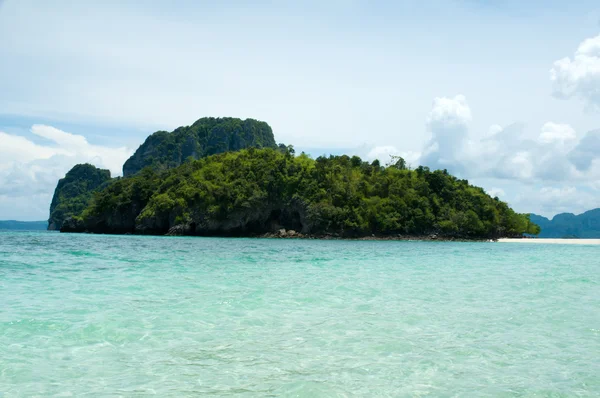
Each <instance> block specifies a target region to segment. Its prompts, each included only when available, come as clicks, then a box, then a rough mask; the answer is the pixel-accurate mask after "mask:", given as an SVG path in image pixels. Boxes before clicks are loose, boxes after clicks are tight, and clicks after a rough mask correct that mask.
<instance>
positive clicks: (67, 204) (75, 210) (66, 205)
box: [48, 164, 110, 230]
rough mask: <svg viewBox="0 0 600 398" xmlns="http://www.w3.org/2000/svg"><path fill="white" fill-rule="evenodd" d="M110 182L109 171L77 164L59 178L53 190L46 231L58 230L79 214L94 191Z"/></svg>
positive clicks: (89, 165)
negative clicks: (66, 220)
mask: <svg viewBox="0 0 600 398" xmlns="http://www.w3.org/2000/svg"><path fill="white" fill-rule="evenodd" d="M108 181H110V171H109V170H102V169H99V168H97V167H94V166H92V165H91V164H78V165H76V166H75V167H73V168H72V169H71V170H69V172H68V173H67V174H66V175H65V177H64V178H61V179H60V180H59V181H58V184H57V185H56V189H55V190H54V196H53V197H52V203H51V204H50V218H49V220H48V229H51V230H57V229H60V227H61V226H62V223H63V221H64V220H65V219H67V218H68V217H71V216H72V215H76V214H79V213H81V212H82V211H83V209H85V208H86V207H87V206H88V204H89V201H90V199H91V197H92V194H93V192H94V190H96V189H98V188H100V187H103V186H104V185H105V184H107V183H108Z"/></svg>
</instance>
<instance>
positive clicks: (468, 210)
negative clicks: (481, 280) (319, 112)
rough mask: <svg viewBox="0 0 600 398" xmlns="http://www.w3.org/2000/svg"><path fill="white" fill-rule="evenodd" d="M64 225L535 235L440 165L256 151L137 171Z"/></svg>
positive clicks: (524, 219) (521, 219)
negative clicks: (413, 166) (411, 167)
mask: <svg viewBox="0 0 600 398" xmlns="http://www.w3.org/2000/svg"><path fill="white" fill-rule="evenodd" d="M75 221H76V222H73V223H71V225H69V226H66V228H65V230H73V231H76V230H89V231H92V232H113V233H124V232H132V233H156V234H164V233H167V232H168V231H169V230H173V228H175V229H177V228H179V231H180V232H181V233H186V234H199V235H202V234H206V235H215V234H225V235H248V234H259V233H265V232H270V231H274V230H276V229H277V228H288V229H295V230H297V231H300V232H302V233H305V234H315V235H325V234H332V235H338V236H344V237H357V236H365V235H367V236H370V235H371V234H375V235H384V236H385V235H398V234H401V235H420V236H422V235H429V234H438V235H440V236H445V237H462V238H497V237H501V236H516V235H521V234H523V233H525V232H528V233H538V232H539V228H538V227H537V226H536V225H534V224H532V223H530V221H529V217H528V216H527V215H523V214H517V213H515V212H514V211H513V210H512V209H510V208H509V207H508V206H507V204H506V203H504V202H502V201H500V200H499V199H498V198H491V197H490V196H489V195H487V194H486V193H485V192H484V190H483V189H481V188H478V187H474V186H472V185H469V183H468V182H467V181H466V180H459V179H457V178H455V177H453V176H451V175H449V174H448V173H447V172H446V171H445V170H437V171H430V170H429V169H428V168H426V167H419V168H417V169H416V170H408V169H407V168H406V165H405V163H404V162H403V161H402V159H397V161H396V163H394V164H393V165H389V166H388V167H383V166H381V165H380V163H379V161H374V162H372V163H368V162H364V161H362V160H361V159H360V158H358V157H356V156H353V157H349V156H331V157H328V158H326V157H319V158H317V159H314V160H313V159H311V158H310V157H308V156H306V155H304V154H302V155H300V156H294V153H293V149H291V148H285V149H283V148H282V149H280V150H273V149H254V148H250V149H247V150H242V151H238V152H229V153H223V154H219V155H214V156H210V157H207V158H203V159H200V160H195V161H189V162H186V163H184V164H183V165H182V166H180V167H178V168H175V169H171V170H166V171H163V172H161V171H156V170H154V169H152V168H146V169H144V170H143V171H142V172H141V173H139V174H137V175H135V176H133V177H130V178H123V179H119V180H117V181H115V182H114V183H112V184H111V185H109V186H108V187H106V188H105V189H104V190H102V191H100V192H97V193H96V194H95V196H94V199H93V201H92V204H91V205H90V206H89V207H88V208H87V209H86V210H85V211H84V212H83V213H82V214H81V215H80V216H79V217H78V218H76V219H75Z"/></svg>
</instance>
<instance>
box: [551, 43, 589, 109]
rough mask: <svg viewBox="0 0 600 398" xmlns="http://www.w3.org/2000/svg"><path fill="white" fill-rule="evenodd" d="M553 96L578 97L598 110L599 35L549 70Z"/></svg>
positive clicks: (582, 44) (581, 45)
mask: <svg viewBox="0 0 600 398" xmlns="http://www.w3.org/2000/svg"><path fill="white" fill-rule="evenodd" d="M550 80H552V82H553V84H554V95H555V96H557V97H559V98H571V97H578V98H581V99H583V100H584V101H585V102H586V103H587V104H588V105H589V106H590V107H592V108H595V109H600V35H598V36H596V37H592V38H589V39H586V40H585V41H584V42H583V43H581V44H580V45H579V48H577V51H576V52H575V55H574V57H573V58H572V59H571V58H569V57H566V58H563V59H560V60H558V61H556V62H555V63H554V66H553V68H552V69H551V70H550Z"/></svg>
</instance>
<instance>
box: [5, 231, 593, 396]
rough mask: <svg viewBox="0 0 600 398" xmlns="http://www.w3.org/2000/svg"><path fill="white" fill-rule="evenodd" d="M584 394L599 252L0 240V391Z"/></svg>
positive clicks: (439, 245)
mask: <svg viewBox="0 0 600 398" xmlns="http://www.w3.org/2000/svg"><path fill="white" fill-rule="evenodd" d="M86 394H88V395H89V396H123V397H130V396H148V395H157V396H161V397H171V396H172V397H185V396H249V397H261V396H264V397H346V396H348V397H351V396H356V397H365V396H382V397H383V396H390V397H402V396H416V397H419V396H428V397H563V396H564V397H571V396H575V397H597V396H600V246H591V245H590V246H586V245H578V246H573V245H545V244H537V245H517V244H515V245H509V244H500V243H452V242H399V241H337V240H331V241H323V240H276V239H273V240H270V239H225V238H184V237H149V236H105V235H67V234H59V233H50V232H0V397H3V398H4V397H29V396H41V397H48V396H76V397H79V396H84V395H86Z"/></svg>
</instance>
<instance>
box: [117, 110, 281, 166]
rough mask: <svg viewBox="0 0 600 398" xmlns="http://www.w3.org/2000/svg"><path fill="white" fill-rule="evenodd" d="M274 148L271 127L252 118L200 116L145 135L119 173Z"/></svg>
mask: <svg viewBox="0 0 600 398" xmlns="http://www.w3.org/2000/svg"><path fill="white" fill-rule="evenodd" d="M249 147H255V148H275V147H276V143H275V138H274V137H273V131H272V130H271V127H270V126H269V125H268V124H267V123H265V122H261V121H258V120H254V119H246V120H241V119H237V118H202V119H199V120H198V121H196V122H195V123H194V124H192V125H191V126H187V127H179V128H178V129H176V130H175V131H173V132H171V133H169V132H166V131H158V132H156V133H154V134H152V135H151V136H149V137H148V138H147V139H146V141H145V142H144V143H143V144H142V145H141V146H140V147H139V148H138V149H137V151H135V153H134V154H133V156H131V157H130V158H129V159H128V160H127V161H126V162H125V164H124V165H123V175H124V176H130V175H133V174H135V173H137V172H139V171H140V170H142V169H143V168H144V167H147V166H150V167H152V168H153V169H155V170H166V169H170V168H173V167H177V166H179V165H181V164H182V163H183V162H185V160H186V159H188V158H190V157H191V158H194V159H199V158H202V157H205V156H210V155H214V154H217V153H222V152H227V151H237V150H240V149H244V148H249Z"/></svg>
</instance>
